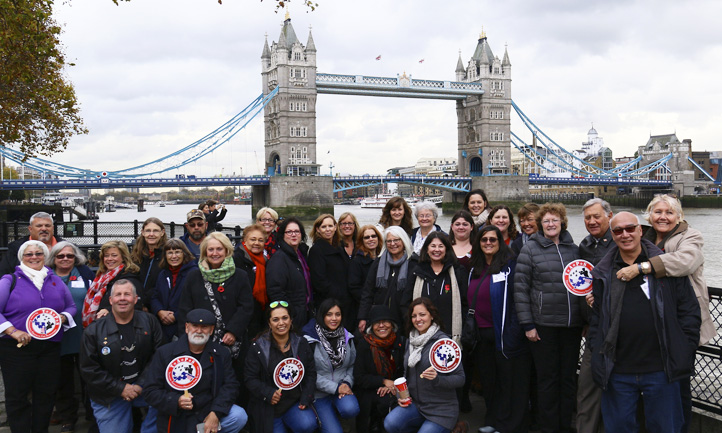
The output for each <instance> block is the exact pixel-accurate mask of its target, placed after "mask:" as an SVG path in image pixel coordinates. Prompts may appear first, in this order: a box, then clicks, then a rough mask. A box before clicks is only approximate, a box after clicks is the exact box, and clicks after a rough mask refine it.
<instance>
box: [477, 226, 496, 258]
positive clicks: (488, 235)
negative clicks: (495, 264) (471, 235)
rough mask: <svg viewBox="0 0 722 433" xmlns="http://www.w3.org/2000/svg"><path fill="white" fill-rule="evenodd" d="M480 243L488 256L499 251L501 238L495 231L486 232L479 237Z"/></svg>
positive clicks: (482, 250)
mask: <svg viewBox="0 0 722 433" xmlns="http://www.w3.org/2000/svg"><path fill="white" fill-rule="evenodd" d="M479 245H480V246H481V252H483V253H484V255H485V256H486V257H487V258H489V257H493V256H494V254H496V253H498V252H499V238H498V237H497V236H496V233H495V232H494V231H488V232H484V234H482V235H481V237H480V238H479Z"/></svg>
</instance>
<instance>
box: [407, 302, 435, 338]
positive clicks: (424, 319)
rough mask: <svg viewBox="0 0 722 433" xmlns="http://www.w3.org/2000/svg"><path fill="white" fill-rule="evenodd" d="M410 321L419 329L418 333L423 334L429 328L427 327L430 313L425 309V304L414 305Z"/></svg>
mask: <svg viewBox="0 0 722 433" xmlns="http://www.w3.org/2000/svg"><path fill="white" fill-rule="evenodd" d="M411 323H413V324H414V328H416V330H417V331H419V334H425V333H426V331H428V330H429V327H431V313H429V310H427V309H426V306H424V305H423V304H419V305H416V306H414V309H413V310H412V311H411Z"/></svg>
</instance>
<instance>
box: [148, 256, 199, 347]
mask: <svg viewBox="0 0 722 433" xmlns="http://www.w3.org/2000/svg"><path fill="white" fill-rule="evenodd" d="M197 267H198V264H197V263H196V262H195V261H190V262H188V263H186V264H185V265H183V266H182V267H181V270H180V272H178V277H177V278H176V281H175V286H174V285H173V283H172V282H173V276H172V274H171V272H170V271H169V270H168V269H161V271H160V274H159V275H158V280H156V283H155V291H154V292H153V298H152V299H151V301H150V311H151V312H152V313H153V314H154V315H156V316H157V315H158V312H159V311H160V310H168V311H172V312H173V314H175V315H176V318H177V316H178V303H179V302H180V297H181V289H182V288H183V281H185V278H186V277H187V276H188V273H189V272H190V271H192V270H193V269H195V268H197ZM160 326H161V328H163V341H165V342H168V341H171V340H172V339H173V336H174V335H176V334H177V333H178V324H177V323H172V324H170V325H164V324H162V323H161V325H160Z"/></svg>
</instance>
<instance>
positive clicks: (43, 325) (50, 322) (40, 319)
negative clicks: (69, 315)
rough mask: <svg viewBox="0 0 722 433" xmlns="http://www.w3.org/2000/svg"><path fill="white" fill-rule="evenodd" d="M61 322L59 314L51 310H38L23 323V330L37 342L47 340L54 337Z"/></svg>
mask: <svg viewBox="0 0 722 433" xmlns="http://www.w3.org/2000/svg"><path fill="white" fill-rule="evenodd" d="M62 324H63V322H62V321H61V320H60V314H58V312H57V311H55V310H53V309H52V308H38V309H37V310H35V311H33V312H32V313H30V315H29V316H28V320H27V321H26V322H25V328H26V329H27V330H28V334H30V336H31V337H33V338H36V339H38V340H48V339H50V338H53V337H55V335H57V333H58V332H60V328H61V325H62Z"/></svg>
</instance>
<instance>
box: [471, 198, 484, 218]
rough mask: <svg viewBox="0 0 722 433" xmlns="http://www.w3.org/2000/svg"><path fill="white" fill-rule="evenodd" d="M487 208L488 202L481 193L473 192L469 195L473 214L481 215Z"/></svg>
mask: <svg viewBox="0 0 722 433" xmlns="http://www.w3.org/2000/svg"><path fill="white" fill-rule="evenodd" d="M484 209H486V202H485V201H484V197H482V196H481V195H479V194H473V195H472V196H471V197H469V212H471V215H472V216H479V215H481V213H482V212H484Z"/></svg>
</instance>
